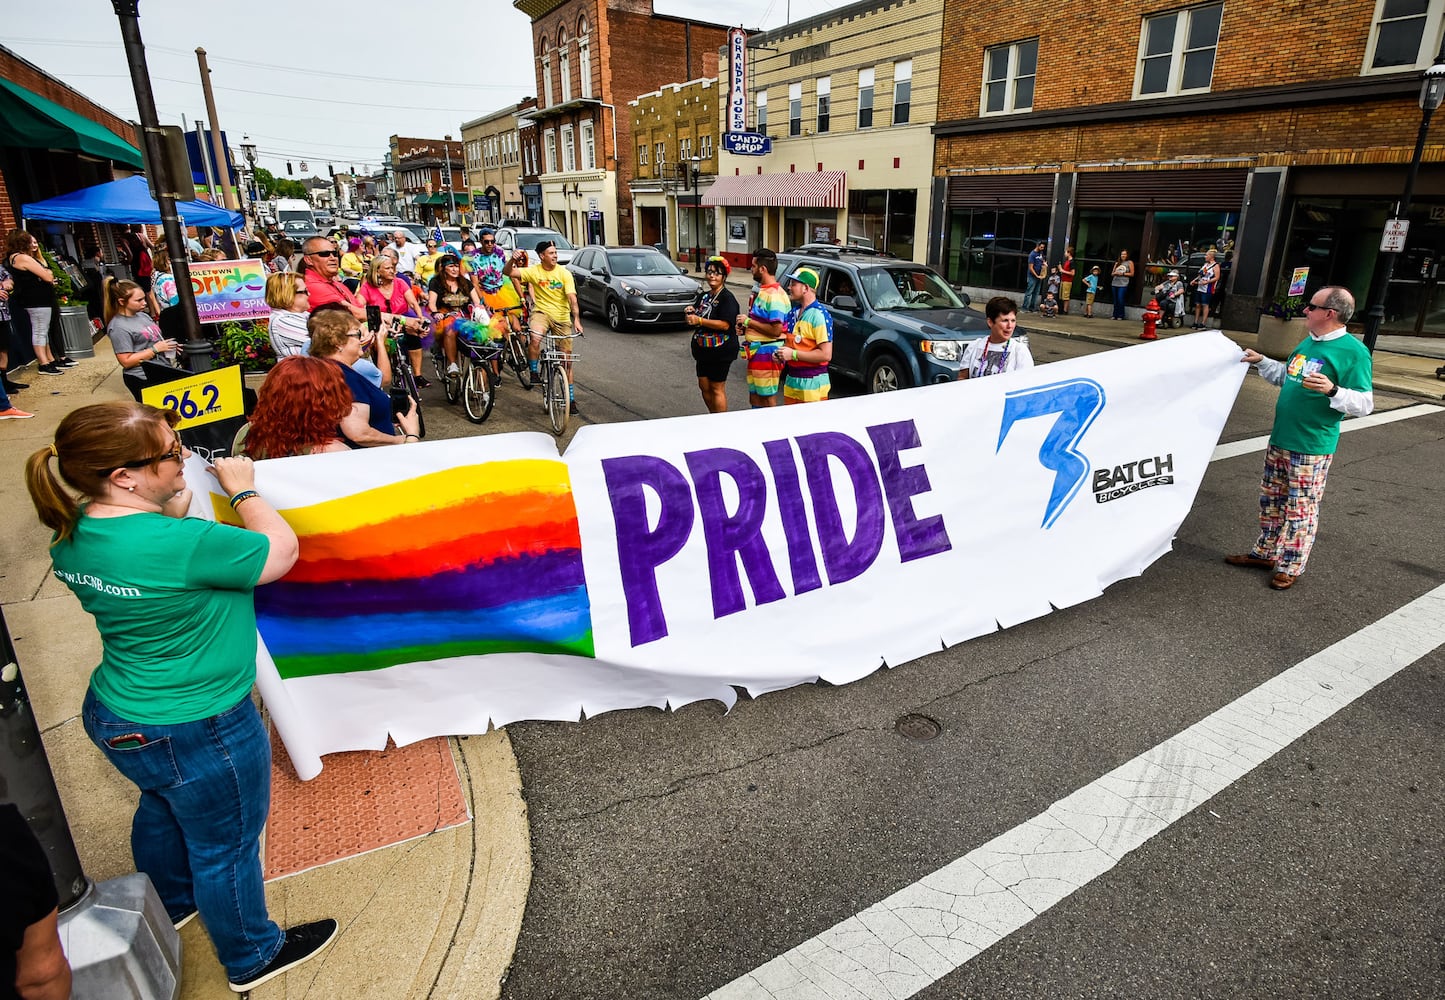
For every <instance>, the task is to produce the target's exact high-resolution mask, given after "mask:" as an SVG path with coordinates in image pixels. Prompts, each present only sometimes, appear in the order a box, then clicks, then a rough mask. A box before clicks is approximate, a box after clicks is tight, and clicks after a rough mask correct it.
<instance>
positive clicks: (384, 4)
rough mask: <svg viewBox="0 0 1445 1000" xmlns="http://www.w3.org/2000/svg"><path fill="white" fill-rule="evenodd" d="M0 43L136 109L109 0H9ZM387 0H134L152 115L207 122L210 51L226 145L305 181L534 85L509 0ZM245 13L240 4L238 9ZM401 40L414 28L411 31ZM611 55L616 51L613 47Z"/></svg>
mask: <svg viewBox="0 0 1445 1000" xmlns="http://www.w3.org/2000/svg"><path fill="white" fill-rule="evenodd" d="M849 2H852V0H726V2H724V3H718V2H715V0H714V2H702V0H655V8H656V10H657V11H658V12H659V13H663V14H675V15H680V16H685V17H696V18H698V19H700V20H706V21H713V22H717V23H738V24H744V25H746V26H748V27H762V28H769V29H770V28H776V27H779V26H780V25H782V24H785V23H787V20H788V14H789V12H791V16H792V19H794V20H797V19H800V18H804V17H810V16H812V15H814V14H818V13H821V12H823V11H827V10H832V9H834V8H837V7H843V6H846V5H847V3H849ZM5 7H6V8H7V9H6V11H5V14H4V32H3V35H0V41H3V43H4V44H5V45H6V46H7V47H9V48H10V49H12V50H13V51H15V52H17V53H19V54H20V55H21V56H23V57H24V58H26V59H28V60H30V61H31V62H33V63H35V64H36V65H38V66H39V67H40V68H41V69H43V70H45V71H46V72H48V73H50V74H51V75H52V76H55V77H58V78H59V79H61V80H62V81H64V82H65V83H68V84H69V85H70V86H72V87H74V88H75V89H77V90H79V91H80V92H81V93H83V94H85V95H86V96H87V97H89V98H90V99H91V100H93V101H95V102H96V103H97V104H100V105H101V106H103V107H105V108H108V109H109V110H111V111H113V112H114V113H116V114H117V115H119V116H120V117H122V118H126V119H130V120H134V119H135V117H136V108H135V96H134V93H133V92H132V90H131V84H130V76H129V74H128V72H127V70H126V61H125V50H124V48H123V47H122V45H121V40H120V29H119V26H118V24H117V21H116V17H115V13H114V9H113V8H112V6H111V4H110V3H109V2H108V0H66V2H65V3H64V4H57V3H53V2H51V3H26V4H20V3H7V4H5ZM439 9H444V8H443V7H441V6H440V5H436V4H430V3H414V2H406V0H403V2H389V0H350V2H347V3H341V4H338V3H332V2H323V3H306V2H302V3H280V4H260V5H243V6H241V7H239V8H238V7H220V6H217V5H215V4H213V3H208V2H205V0H200V2H197V0H141V4H140V15H141V17H140V24H141V37H142V38H143V39H144V40H145V44H146V57H147V63H148V64H149V66H150V73H151V85H152V88H153V90H154V93H155V100H156V108H157V110H158V112H159V114H160V119H161V122H162V124H176V125H179V124H181V121H182V116H183V115H184V116H185V122H186V124H188V125H189V126H190V127H191V128H194V127H195V123H196V121H197V119H204V118H205V117H206V105H205V100H204V98H203V97H202V95H201V87H200V77H199V73H198V71H197V66H196V56H195V50H196V48H197V47H201V48H204V49H205V50H206V57H207V61H208V62H209V64H210V68H211V82H212V86H213V88H214V90H215V96H216V112H217V114H218V115H219V117H220V120H221V126H222V128H224V129H225V131H226V134H227V137H228V138H229V140H230V142H231V145H232V147H233V148H234V147H237V146H239V145H240V142H241V137H242V135H243V134H244V135H249V136H250V137H251V141H252V142H254V143H255V144H256V146H257V148H258V150H259V152H258V159H259V161H260V164H261V166H264V167H266V168H267V169H269V170H271V171H272V172H274V173H276V174H278V175H280V176H283V177H284V176H285V175H286V161H287V160H290V161H291V162H292V164H293V166H294V168H295V170H296V176H298V177H299V176H301V163H302V161H305V162H306V165H307V171H306V173H307V174H319V175H321V176H325V175H326V165H327V164H328V163H331V164H334V165H335V166H336V167H337V168H338V169H340V170H346V169H349V168H350V167H352V166H355V167H356V169H357V170H362V169H363V167H365V168H367V169H369V170H373V171H374V170H377V169H379V168H380V165H381V159H382V157H383V155H384V154H385V152H386V140H387V137H388V136H390V135H392V134H398V135H408V136H419V137H439V136H442V135H445V134H447V133H450V134H452V135H453V136H454V137H459V135H460V125H461V123H462V122H464V121H469V120H470V119H472V118H476V117H479V116H481V115H483V114H486V113H488V112H490V111H495V110H496V109H498V108H501V107H505V106H506V105H508V104H512V103H515V102H516V101H518V100H521V99H522V98H523V97H529V96H533V95H534V94H535V92H536V82H535V76H534V74H533V68H532V67H533V62H532V59H531V50H532V34H531V25H530V22H529V20H528V19H527V17H526V16H525V15H524V14H522V13H520V12H519V11H517V10H516V9H515V8H514V7H513V6H512V4H511V3H510V2H509V0H472V2H471V3H466V2H463V3H460V4H457V5H456V6H455V7H454V8H452V9H453V10H454V11H455V13H453V14H447V15H438V14H436V13H434V11H437V10H439ZM239 11H245V12H246V13H245V14H242V15H238V13H237V12H239ZM412 39H417V40H416V41H413V40H412ZM614 58H617V56H616V55H615V54H614Z"/></svg>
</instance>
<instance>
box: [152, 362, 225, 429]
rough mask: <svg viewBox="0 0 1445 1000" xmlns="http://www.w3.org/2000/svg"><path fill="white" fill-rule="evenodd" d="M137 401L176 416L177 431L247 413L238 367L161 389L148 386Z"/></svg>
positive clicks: (196, 376)
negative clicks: (171, 412) (179, 416)
mask: <svg viewBox="0 0 1445 1000" xmlns="http://www.w3.org/2000/svg"><path fill="white" fill-rule="evenodd" d="M140 398H141V402H143V403H145V404H146V405H147V406H158V407H160V408H161V409H163V410H175V411H176V412H177V413H179V414H180V415H181V422H180V423H179V424H177V425H176V430H178V431H183V430H186V429H187V428H190V427H200V426H201V425H203V424H210V423H215V422H216V421H217V420H225V419H226V418H227V417H240V416H244V415H245V412H246V411H245V407H244V406H243V404H242V401H241V368H240V366H239V365H230V366H228V367H226V368H217V369H216V370H215V371H209V372H201V373H200V374H199V375H192V376H191V377H190V378H182V379H177V380H176V381H174V382H166V383H165V384H164V385H148V386H146V387H145V388H144V389H142V390H141V391H140Z"/></svg>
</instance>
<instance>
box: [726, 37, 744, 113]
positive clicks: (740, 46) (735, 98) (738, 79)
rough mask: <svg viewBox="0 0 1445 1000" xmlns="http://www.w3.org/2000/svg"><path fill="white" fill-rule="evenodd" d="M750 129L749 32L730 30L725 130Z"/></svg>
mask: <svg viewBox="0 0 1445 1000" xmlns="http://www.w3.org/2000/svg"><path fill="white" fill-rule="evenodd" d="M747 130H748V33H747V32H746V31H744V30H743V29H741V28H733V29H731V30H730V31H729V32H728V127H727V128H725V129H723V131H724V132H746V131H747Z"/></svg>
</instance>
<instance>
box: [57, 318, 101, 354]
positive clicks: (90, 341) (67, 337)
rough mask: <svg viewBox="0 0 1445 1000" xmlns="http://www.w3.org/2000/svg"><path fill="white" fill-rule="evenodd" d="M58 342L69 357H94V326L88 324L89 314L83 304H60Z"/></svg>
mask: <svg viewBox="0 0 1445 1000" xmlns="http://www.w3.org/2000/svg"><path fill="white" fill-rule="evenodd" d="M59 312H60V343H61V345H62V346H63V347H64V349H65V356H66V357H69V358H93V357H95V340H94V338H93V337H92V334H93V333H94V332H95V328H94V327H92V326H91V325H90V315H89V314H88V313H87V312H86V311H85V306H61V307H60V309H59Z"/></svg>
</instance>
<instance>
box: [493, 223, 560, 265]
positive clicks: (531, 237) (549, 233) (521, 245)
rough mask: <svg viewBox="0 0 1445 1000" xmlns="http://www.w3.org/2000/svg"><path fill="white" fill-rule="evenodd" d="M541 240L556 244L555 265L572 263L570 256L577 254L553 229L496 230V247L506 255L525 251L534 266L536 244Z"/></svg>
mask: <svg viewBox="0 0 1445 1000" xmlns="http://www.w3.org/2000/svg"><path fill="white" fill-rule="evenodd" d="M543 240H551V241H552V242H553V243H555V244H557V263H559V264H570V263H571V262H572V255H573V254H574V253H576V252H577V248H576V247H574V246H573V245H572V244H571V243H569V242H567V237H565V236H563V235H562V234H561V233H559V232H557V230H555V229H544V228H542V227H541V226H500V227H498V229H497V246H499V247H501V248H502V250H503V251H504V252H505V253H507V254H508V255H510V254H511V253H512V251H514V250H525V251H527V253H528V255H529V257H530V258H531V261H532V263H534V264H535V263H536V262H537V260H536V257H537V244H538V243H540V242H542V241H543Z"/></svg>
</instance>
